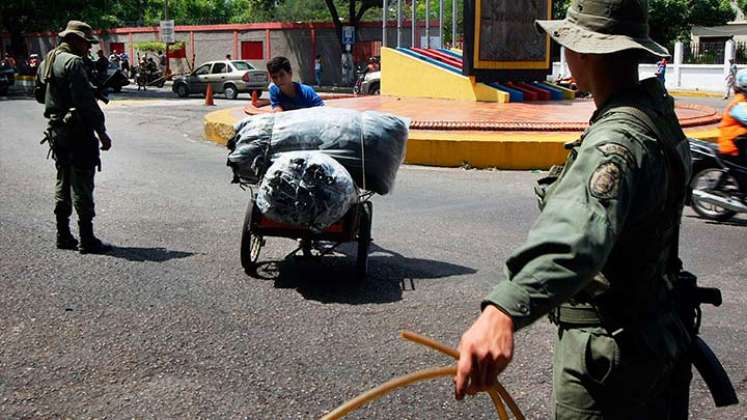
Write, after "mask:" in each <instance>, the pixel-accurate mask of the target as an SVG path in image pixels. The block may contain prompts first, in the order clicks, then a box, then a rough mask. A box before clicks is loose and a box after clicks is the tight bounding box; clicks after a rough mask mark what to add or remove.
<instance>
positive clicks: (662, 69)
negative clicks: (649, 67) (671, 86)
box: [655, 57, 667, 86]
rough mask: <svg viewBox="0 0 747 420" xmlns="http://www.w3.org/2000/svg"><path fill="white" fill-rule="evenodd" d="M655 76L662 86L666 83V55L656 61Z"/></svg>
mask: <svg viewBox="0 0 747 420" xmlns="http://www.w3.org/2000/svg"><path fill="white" fill-rule="evenodd" d="M655 75H656V78H657V79H659V81H660V82H661V84H662V85H663V86H666V85H667V59H666V57H664V58H662V59H661V60H659V62H658V63H656V74H655Z"/></svg>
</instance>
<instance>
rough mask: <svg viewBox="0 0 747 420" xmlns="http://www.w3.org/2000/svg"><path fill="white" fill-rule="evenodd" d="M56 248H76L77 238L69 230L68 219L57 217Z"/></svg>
mask: <svg viewBox="0 0 747 420" xmlns="http://www.w3.org/2000/svg"><path fill="white" fill-rule="evenodd" d="M57 249H78V240H77V239H75V236H73V234H72V233H71V232H70V219H68V218H67V217H58V218H57Z"/></svg>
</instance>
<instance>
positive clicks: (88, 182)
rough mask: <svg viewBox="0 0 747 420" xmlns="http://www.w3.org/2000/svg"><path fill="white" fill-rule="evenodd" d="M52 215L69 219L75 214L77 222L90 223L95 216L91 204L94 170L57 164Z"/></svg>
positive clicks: (69, 164) (68, 164) (92, 204)
mask: <svg viewBox="0 0 747 420" xmlns="http://www.w3.org/2000/svg"><path fill="white" fill-rule="evenodd" d="M55 166H56V167H57V183H56V185H55V191H54V198H55V207H54V213H55V215H56V216H57V217H58V218H60V217H62V218H69V217H70V216H71V215H72V214H73V206H74V207H75V212H76V213H78V220H81V221H91V220H92V219H93V218H94V217H95V216H96V212H95V211H94V203H93V178H94V175H95V174H96V170H95V168H93V167H92V168H80V167H79V166H76V165H73V164H71V163H60V162H57V163H56V165H55Z"/></svg>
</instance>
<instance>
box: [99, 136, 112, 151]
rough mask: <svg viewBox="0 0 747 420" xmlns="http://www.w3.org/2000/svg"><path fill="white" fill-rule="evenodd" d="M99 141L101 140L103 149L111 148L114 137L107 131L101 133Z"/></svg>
mask: <svg viewBox="0 0 747 420" xmlns="http://www.w3.org/2000/svg"><path fill="white" fill-rule="evenodd" d="M99 141H100V142H101V150H109V149H111V148H112V139H111V138H110V137H109V135H108V134H106V132H102V133H99Z"/></svg>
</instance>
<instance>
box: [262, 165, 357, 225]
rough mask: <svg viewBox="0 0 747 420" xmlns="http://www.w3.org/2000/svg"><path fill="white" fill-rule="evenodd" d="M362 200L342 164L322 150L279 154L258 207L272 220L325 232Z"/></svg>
mask: <svg viewBox="0 0 747 420" xmlns="http://www.w3.org/2000/svg"><path fill="white" fill-rule="evenodd" d="M357 199H358V190H357V189H356V188H355V184H354V183H353V179H352V178H351V177H350V174H349V173H348V171H347V170H345V168H344V167H342V165H340V164H339V163H338V162H337V161H335V160H334V159H332V158H331V157H329V156H327V155H325V154H324V153H320V152H318V151H312V152H288V153H282V154H280V155H278V157H277V158H276V159H275V162H274V163H273V164H272V165H271V166H270V168H269V169H268V170H267V173H266V174H265V176H264V179H263V180H262V183H261V184H260V187H259V191H258V192H257V207H258V208H259V210H260V211H261V212H262V214H264V215H265V216H266V217H267V218H269V219H270V220H274V221H276V222H280V223H287V224H290V225H296V226H305V227H309V228H310V229H311V230H313V231H317V232H319V231H322V230H323V229H324V228H326V227H327V226H329V225H331V224H333V223H335V222H337V221H338V220H340V219H341V218H342V217H343V216H344V215H345V213H347V211H348V210H349V209H350V206H351V205H352V204H353V203H355V201H356V200H357Z"/></svg>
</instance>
